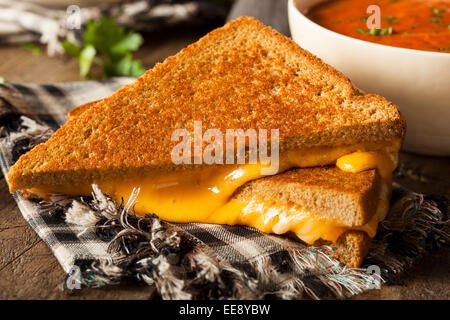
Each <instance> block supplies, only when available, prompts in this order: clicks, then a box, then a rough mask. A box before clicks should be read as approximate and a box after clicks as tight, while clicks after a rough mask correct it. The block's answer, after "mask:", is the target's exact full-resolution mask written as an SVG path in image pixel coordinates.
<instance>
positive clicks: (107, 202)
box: [0, 78, 450, 299]
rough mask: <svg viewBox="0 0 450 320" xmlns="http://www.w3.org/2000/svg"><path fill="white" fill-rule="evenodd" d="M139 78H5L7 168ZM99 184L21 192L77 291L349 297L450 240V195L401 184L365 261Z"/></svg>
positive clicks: (2, 114)
mask: <svg viewBox="0 0 450 320" xmlns="http://www.w3.org/2000/svg"><path fill="white" fill-rule="evenodd" d="M130 81H132V79H129V78H126V79H124V78H121V79H111V80H107V81H87V82H80V83H65V84H55V85H18V84H5V85H0V151H1V167H2V170H3V173H4V175H5V177H6V176H7V172H8V170H9V168H10V167H11V165H12V164H14V162H15V161H17V159H18V158H19V156H20V155H21V154H23V153H25V152H27V151H28V150H30V149H31V148H32V147H33V146H35V145H36V144H38V143H41V142H43V141H45V140H47V139H48V138H49V137H50V135H51V134H52V132H54V130H55V129H57V128H58V127H59V126H61V125H62V124H64V122H65V120H64V116H65V114H66V113H67V111H68V110H69V109H71V108H72V107H74V106H77V105H80V104H83V103H85V102H88V101H92V100H96V99H100V98H103V97H106V96H108V95H110V94H112V93H113V92H114V91H115V90H116V89H118V88H119V87H121V86H122V85H124V84H126V83H129V82H130ZM93 187H94V188H93V190H94V192H93V194H92V197H68V196H62V195H59V196H58V195H55V196H53V197H52V199H51V201H49V202H45V201H37V200H26V199H24V198H23V196H22V195H21V194H20V192H16V193H15V194H13V197H14V199H15V200H16V201H17V205H18V206H19V209H20V211H21V213H22V215H23V217H24V219H26V220H27V221H28V223H29V224H30V225H31V226H32V227H33V229H34V230H35V231H36V232H37V233H38V235H39V236H40V237H41V238H42V239H43V240H44V241H45V242H46V243H47V245H48V246H49V247H50V249H51V250H52V251H53V253H54V255H55V257H56V258H57V259H58V261H59V263H60V264H61V266H62V268H63V269H64V270H65V272H66V273H67V274H68V276H67V278H66V280H65V285H66V288H67V289H68V290H70V289H76V288H77V286H78V285H80V284H82V285H86V286H90V287H99V286H102V285H113V284H117V283H120V282H123V281H136V282H141V283H145V284H148V285H151V286H155V287H156V289H157V292H158V293H159V295H160V296H161V297H162V298H163V299H263V298H282V299H300V298H314V299H324V298H344V297H351V296H353V295H355V294H360V293H362V292H364V291H367V290H370V289H375V288H379V285H385V284H389V283H392V282H393V281H395V279H396V277H397V276H398V275H399V274H401V273H403V272H404V271H405V270H406V269H407V268H408V267H410V266H411V265H412V263H414V262H415V261H417V260H418V259H420V258H421V257H423V256H424V255H425V254H426V253H428V252H430V251H431V250H434V249H436V248H438V247H439V246H441V245H448V244H449V243H450V237H449V234H450V232H449V219H448V215H447V211H448V200H447V198H445V197H444V196H439V195H431V196H424V195H422V194H417V193H414V192H410V191H407V190H406V189H404V188H402V187H400V186H398V185H394V191H393V199H392V208H391V212H390V214H389V216H388V218H387V219H386V220H385V221H384V222H383V223H381V224H380V228H379V232H378V234H377V236H376V238H375V239H373V241H372V246H371V249H370V252H369V255H368V257H367V258H366V260H365V262H364V265H363V267H362V268H358V269H355V268H348V267H347V266H345V265H343V264H341V263H340V262H339V261H338V260H337V256H336V253H335V252H334V251H333V249H332V248H331V247H329V246H321V247H312V246H306V245H304V244H301V243H300V242H297V241H292V240H289V239H287V238H286V237H282V236H276V235H268V234H264V233H262V232H260V231H258V230H256V229H253V228H249V227H243V226H233V227H231V226H225V225H211V224H201V223H188V224H177V223H167V222H164V221H161V220H159V219H158V218H157V217H156V216H155V215H150V214H149V215H147V216H146V217H137V216H135V215H133V214H132V201H133V199H135V197H136V196H137V190H135V192H134V194H133V195H132V197H131V199H130V202H129V203H115V202H114V201H113V200H111V199H110V198H109V197H108V196H107V195H105V194H103V193H102V192H101V190H99V189H98V188H97V187H96V186H95V185H94V186H93ZM62 280H63V279H62Z"/></svg>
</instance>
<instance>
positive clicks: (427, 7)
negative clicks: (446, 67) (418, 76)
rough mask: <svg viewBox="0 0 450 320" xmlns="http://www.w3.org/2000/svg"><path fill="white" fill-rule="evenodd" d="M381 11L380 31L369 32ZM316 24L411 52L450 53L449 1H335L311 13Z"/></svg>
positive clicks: (372, 29)
mask: <svg viewBox="0 0 450 320" xmlns="http://www.w3.org/2000/svg"><path fill="white" fill-rule="evenodd" d="M370 5H377V6H378V7H379V8H380V28H368V26H367V22H374V20H373V19H374V17H375V16H374V15H373V14H374V13H373V12H370V13H367V8H368V7H369V6H370ZM308 16H309V18H310V19H311V20H313V21H314V22H316V23H317V24H319V25H321V26H323V27H325V28H327V29H329V30H332V31H334V32H337V33H341V34H343V35H346V36H350V37H352V38H357V39H360V40H366V41H370V42H375V43H379V44H384V45H388V46H394V47H402V48H408V49H417V50H426V51H434V52H445V53H450V0H332V1H327V2H325V3H321V4H319V5H317V6H315V7H314V8H312V10H311V11H310V12H309V15H308Z"/></svg>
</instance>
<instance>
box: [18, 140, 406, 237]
mask: <svg viewBox="0 0 450 320" xmlns="http://www.w3.org/2000/svg"><path fill="white" fill-rule="evenodd" d="M366 150H378V151H366ZM397 150H398V149H397V148H396V147H395V146H394V147H392V148H391V149H387V148H384V147H383V146H374V145H355V146H343V147H334V148H310V149H303V150H297V151H291V152H287V153H284V154H280V163H279V170H278V172H283V171H285V170H288V169H290V168H294V167H315V166H321V165H329V164H334V163H336V165H337V166H338V167H339V168H341V169H342V170H344V171H349V172H359V171H363V170H367V169H372V168H378V169H379V172H380V175H381V176H382V178H383V180H384V181H385V184H386V185H390V183H391V174H392V170H393V169H394V168H395V166H396V163H395V162H396V159H395V157H393V156H391V154H392V153H393V154H396V151H397ZM263 167H264V165H262V164H260V163H257V164H243V165H222V166H214V167H212V166H211V167H208V166H206V167H203V168H202V169H193V170H184V171H178V172H177V171H175V172H171V173H164V174H157V175H152V176H148V175H147V176H146V175H144V176H141V177H124V179H122V180H120V181H117V180H111V181H94V183H96V184H97V185H98V186H99V187H100V189H101V190H102V191H103V192H105V193H107V194H109V195H110V196H111V197H113V198H114V199H115V200H116V201H118V202H121V201H122V200H123V201H124V202H127V201H128V200H129V198H130V196H131V194H132V192H133V189H135V188H139V195H138V197H137V198H136V201H135V204H134V211H135V212H136V213H137V214H141V215H144V214H147V213H155V214H156V215H157V216H159V217H160V218H161V219H163V220H166V221H170V222H181V223H183V222H184V223H186V222H200V223H217V224H229V225H234V224H241V225H247V226H251V227H255V228H257V229H260V230H262V231H264V232H273V233H284V232H287V231H293V232H295V233H296V234H297V236H299V238H301V239H302V240H304V241H305V242H307V243H312V242H313V241H315V240H317V239H318V238H324V237H325V239H324V240H330V241H335V240H336V239H337V237H338V235H340V234H341V233H342V232H344V231H345V230H346V229H345V228H344V227H342V226H339V225H337V224H336V223H335V222H332V221H318V220H316V219H314V215H313V214H312V213H310V212H305V211H303V210H302V208H296V207H291V208H287V207H283V206H282V205H279V204H273V203H272V204H270V205H269V204H267V203H264V204H261V203H259V204H258V203H254V202H250V203H238V202H236V201H230V200H229V199H230V198H231V196H232V194H233V193H234V192H235V191H236V189H238V188H239V187H240V186H242V185H243V184H245V183H246V182H248V181H251V180H254V179H258V178H261V177H263V175H262V174H261V169H262V168H263ZM27 191H29V192H30V193H34V194H39V195H40V196H41V197H42V196H43V195H45V194H50V193H64V194H73V195H89V194H90V193H91V185H90V184H86V185H82V186H57V187H44V188H33V189H29V190H27ZM388 201H389V199H388V197H384V198H383V199H382V200H380V203H381V202H382V204H380V206H379V208H381V207H382V208H383V209H379V211H382V212H385V211H386V212H387V209H385V207H386V206H387V205H388V204H387V203H388ZM259 207H261V208H262V209H261V210H260V209H257V208H259ZM383 215H384V214H381V213H379V214H377V216H379V217H380V216H383ZM383 218H384V216H383ZM374 219H375V220H376V221H377V222H376V223H375V222H373V223H372V224H371V223H370V222H369V223H368V225H367V226H363V227H361V228H365V229H366V231H367V232H368V234H369V235H373V234H374V233H375V230H376V224H377V223H378V220H379V218H374ZM374 225H375V227H374Z"/></svg>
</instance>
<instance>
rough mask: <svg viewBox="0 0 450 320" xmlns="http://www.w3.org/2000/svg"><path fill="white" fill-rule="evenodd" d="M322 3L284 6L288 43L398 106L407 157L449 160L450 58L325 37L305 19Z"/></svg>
mask: <svg viewBox="0 0 450 320" xmlns="http://www.w3.org/2000/svg"><path fill="white" fill-rule="evenodd" d="M323 1H324V0H298V1H296V4H294V0H289V4H288V12H289V26H290V29H291V34H292V38H293V39H294V40H295V41H296V42H297V43H298V44H299V45H300V46H301V47H302V48H304V49H306V50H308V51H310V52H311V53H313V54H315V55H316V56H318V57H319V58H321V59H322V60H323V61H325V62H326V63H328V64H330V65H332V66H334V67H335V68H336V69H338V70H339V71H341V72H342V73H344V74H345V75H346V76H347V77H348V78H350V79H351V81H352V82H353V83H354V84H355V86H356V87H358V88H360V89H362V90H363V91H365V92H369V93H377V94H379V95H382V96H384V97H386V98H387V99H388V100H390V101H392V102H394V103H395V104H397V105H398V106H399V107H400V109H401V112H402V113H403V115H404V116H405V118H406V122H407V133H406V140H405V144H404V146H403V149H404V150H406V151H411V152H416V153H421V154H428V155H439V156H450V54H449V53H440V52H428V51H421V50H412V49H403V48H397V47H390V46H385V45H380V44H375V43H371V42H367V41H362V40H358V39H354V38H351V37H347V36H344V35H341V34H338V33H336V32H333V31H330V30H328V29H325V28H323V27H321V26H320V25H318V24H316V23H315V22H313V21H311V20H310V19H308V18H307V17H306V16H305V14H307V12H308V10H309V9H310V8H312V7H313V6H314V5H316V4H317V3H320V2H323Z"/></svg>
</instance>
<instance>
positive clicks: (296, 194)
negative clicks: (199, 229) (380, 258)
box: [206, 166, 391, 267]
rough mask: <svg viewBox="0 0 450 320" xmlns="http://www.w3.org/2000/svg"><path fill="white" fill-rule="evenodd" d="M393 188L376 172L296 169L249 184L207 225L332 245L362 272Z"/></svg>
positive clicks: (330, 168) (324, 168)
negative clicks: (251, 229)
mask: <svg viewBox="0 0 450 320" xmlns="http://www.w3.org/2000/svg"><path fill="white" fill-rule="evenodd" d="M390 195H391V186H390V185H388V184H386V183H385V182H384V181H383V179H382V177H381V176H380V175H379V173H378V171H377V170H376V169H372V170H366V171H363V172H359V173H349V172H344V171H342V170H340V169H339V168H336V167H334V166H327V167H317V168H302V169H292V170H289V171H286V172H284V173H281V174H278V175H275V176H270V177H266V178H261V179H258V180H254V181H251V182H248V183H246V184H245V185H243V186H242V187H240V188H239V189H238V190H236V192H235V193H234V194H233V196H232V197H231V199H230V200H229V201H228V203H227V205H225V206H223V207H222V208H221V209H220V210H219V211H217V212H216V213H215V214H214V215H211V216H210V217H209V219H208V220H207V221H206V222H209V223H218V224H228V225H236V224H237V225H247V226H251V227H254V228H257V229H259V230H261V231H263V232H266V233H275V234H285V233H289V234H290V235H292V236H294V237H295V238H298V239H300V240H302V241H303V242H305V243H307V244H315V245H317V244H328V245H330V246H331V247H332V248H334V249H335V251H336V253H337V255H338V257H339V259H340V260H341V261H342V262H344V263H346V264H347V265H349V266H351V267H359V266H360V265H361V263H362V261H363V259H364V257H365V256H366V254H367V252H368V249H369V245H370V239H371V238H373V237H374V236H375V234H376V231H377V226H378V223H379V222H380V221H382V220H383V219H384V218H385V217H386V215H387V213H388V211H389V199H390Z"/></svg>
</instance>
